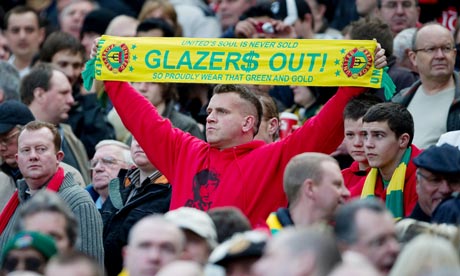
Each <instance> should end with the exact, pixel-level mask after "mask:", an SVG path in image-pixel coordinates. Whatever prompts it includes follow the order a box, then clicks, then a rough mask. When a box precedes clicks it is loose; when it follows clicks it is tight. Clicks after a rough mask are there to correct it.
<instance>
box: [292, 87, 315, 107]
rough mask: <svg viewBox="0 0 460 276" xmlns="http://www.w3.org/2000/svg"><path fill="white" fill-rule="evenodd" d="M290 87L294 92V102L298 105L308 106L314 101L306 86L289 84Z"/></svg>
mask: <svg viewBox="0 0 460 276" xmlns="http://www.w3.org/2000/svg"><path fill="white" fill-rule="evenodd" d="M291 89H292V92H293V93H294V102H295V103H296V104H298V105H301V106H303V107H309V106H311V105H312V104H313V103H314V102H315V101H316V98H315V96H314V95H313V93H312V92H311V90H310V88H308V87H306V86H291Z"/></svg>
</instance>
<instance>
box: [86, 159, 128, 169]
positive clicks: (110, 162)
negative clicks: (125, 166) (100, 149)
mask: <svg viewBox="0 0 460 276" xmlns="http://www.w3.org/2000/svg"><path fill="white" fill-rule="evenodd" d="M99 162H100V163H101V165H103V166H105V167H109V168H113V167H114V166H115V165H116V164H118V163H126V162H125V161H123V160H118V159H116V158H113V157H102V158H99V159H92V160H91V161H89V167H90V169H91V170H93V169H95V168H96V166H97V164H99Z"/></svg>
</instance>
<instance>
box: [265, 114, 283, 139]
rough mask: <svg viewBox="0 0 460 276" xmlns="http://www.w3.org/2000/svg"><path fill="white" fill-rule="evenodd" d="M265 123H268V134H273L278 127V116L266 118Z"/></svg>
mask: <svg viewBox="0 0 460 276" xmlns="http://www.w3.org/2000/svg"><path fill="white" fill-rule="evenodd" d="M267 125H268V133H269V134H270V136H273V134H275V133H276V132H278V130H279V128H280V121H279V120H278V118H271V119H270V120H268V124H267Z"/></svg>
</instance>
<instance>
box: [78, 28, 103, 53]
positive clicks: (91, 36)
mask: <svg viewBox="0 0 460 276" xmlns="http://www.w3.org/2000/svg"><path fill="white" fill-rule="evenodd" d="M100 36H101V34H98V33H95V32H84V33H83V34H82V37H81V44H82V45H83V46H84V47H85V51H86V58H89V56H90V55H91V48H92V47H93V42H94V40H95V39H96V38H98V37H100Z"/></svg>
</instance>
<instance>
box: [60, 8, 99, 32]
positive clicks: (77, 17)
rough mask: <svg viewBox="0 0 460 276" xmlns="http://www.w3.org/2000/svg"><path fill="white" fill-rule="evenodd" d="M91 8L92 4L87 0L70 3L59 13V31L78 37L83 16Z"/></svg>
mask: <svg viewBox="0 0 460 276" xmlns="http://www.w3.org/2000/svg"><path fill="white" fill-rule="evenodd" d="M92 10H94V5H93V4H91V3H90V2H89V1H76V2H73V3H70V4H69V5H68V6H66V7H65V8H64V10H63V11H62V13H61V14H60V15H59V26H60V27H61V31H63V32H65V33H69V34H71V35H72V36H74V37H75V38H77V39H80V30H81V27H82V25H83V21H84V20H85V16H86V15H87V14H88V13H89V12H91V11H92Z"/></svg>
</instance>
